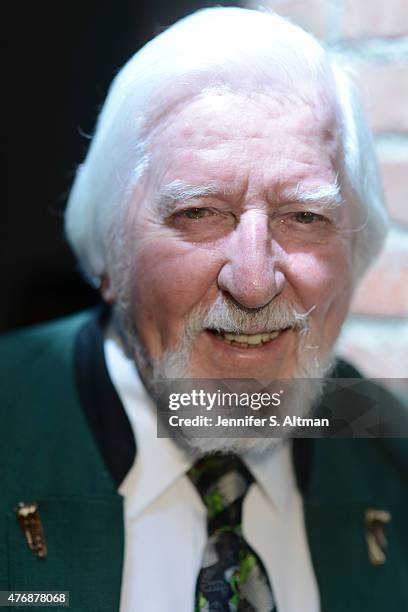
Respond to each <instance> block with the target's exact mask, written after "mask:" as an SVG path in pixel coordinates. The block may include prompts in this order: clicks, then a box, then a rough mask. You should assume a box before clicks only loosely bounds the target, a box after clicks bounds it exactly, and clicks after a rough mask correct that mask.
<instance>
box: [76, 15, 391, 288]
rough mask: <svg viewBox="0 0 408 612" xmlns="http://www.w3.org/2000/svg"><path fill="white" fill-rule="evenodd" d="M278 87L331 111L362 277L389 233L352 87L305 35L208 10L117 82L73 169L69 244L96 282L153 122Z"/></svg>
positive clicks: (145, 51) (154, 45) (273, 21)
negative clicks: (223, 95) (210, 98)
mask: <svg viewBox="0 0 408 612" xmlns="http://www.w3.org/2000/svg"><path fill="white" fill-rule="evenodd" d="M277 79H278V82H282V81H283V82H284V83H285V85H286V84H287V85H288V86H289V88H291V90H292V91H296V93H298V94H299V95H301V96H303V95H304V96H305V99H308V100H310V97H311V96H315V95H316V94H317V91H319V100H320V103H322V101H323V103H326V102H327V103H328V104H331V105H332V107H333V108H335V109H336V112H337V116H338V121H339V126H340V129H341V138H342V143H343V147H342V148H343V163H342V169H341V172H340V177H339V178H340V184H341V187H342V189H343V190H344V191H345V192H346V193H347V197H346V198H345V200H346V202H348V200H350V199H351V201H352V204H354V205H355V210H356V211H357V213H358V220H357V223H356V225H355V228H354V231H355V233H354V235H353V240H354V257H355V261H354V262H353V263H354V270H355V276H356V278H357V277H359V276H361V274H362V273H363V272H364V271H365V269H366V268H367V266H368V265H369V264H370V262H371V261H372V259H373V258H374V257H375V256H376V254H377V253H378V252H379V250H380V248H381V246H382V242H383V240H384V237H385V234H386V229H387V215H386V212H385V209H384V205H383V196H382V190H381V182H380V179H379V174H378V169H377V165H376V161H375V155H374V150H373V143H372V140H371V135H370V132H369V130H368V128H367V126H366V123H365V119H364V116H363V113H362V111H361V107H360V103H359V101H358V98H357V96H356V94H355V92H354V87H353V85H352V81H351V79H350V77H349V75H348V74H347V72H346V71H345V70H344V69H343V68H342V67H341V65H340V63H339V62H338V60H337V59H336V58H334V56H332V55H331V54H330V53H328V52H327V51H325V50H324V49H323V47H322V46H321V45H320V44H319V43H318V42H317V41H316V40H315V39H314V38H313V37H312V36H311V35H309V34H307V33H306V32H304V31H303V30H302V29H301V28H299V27H297V26H295V25H293V24H291V23H290V22H288V21H286V20H285V19H283V18H281V17H279V16H277V15H276V14H274V13H271V12H265V11H260V10H259V11H258V10H250V9H241V8H232V7H231V8H212V9H204V10H200V11H198V12H196V13H194V14H192V15H190V16H189V17H186V18H184V19H182V20H180V21H179V22H177V23H176V24H175V25H173V26H171V27H170V28H168V29H167V30H165V31H164V32H162V33H161V34H160V35H159V36H157V37H156V38H154V39H153V40H152V41H150V42H149V43H148V44H147V45H145V46H144V47H143V48H142V49H141V50H140V51H139V52H138V53H136V54H135V55H134V56H133V57H132V58H131V59H130V60H129V61H128V63H127V64H126V65H125V66H124V67H123V68H122V70H121V71H120V72H119V73H118V75H117V76H116V78H115V79H114V81H113V83H112V85H111V87H110V90H109V93H108V97H107V100H106V102H105V104H104V106H103V109H102V111H101V113H100V116H99V118H98V122H97V127H96V131H95V135H94V137H93V140H92V143H91V145H90V148H89V151H88V154H87V156H86V159H85V161H84V163H83V164H82V165H81V166H80V167H79V169H78V172H77V175H76V178H75V182H74V185H73V187H72V190H71V193H70V196H69V201H68V205H67V209H66V215H65V230H66V235H67V237H68V240H69V242H70V244H71V246H72V248H73V250H74V252H75V253H76V255H77V257H78V259H79V261H80V262H81V265H82V268H83V270H84V272H85V273H86V274H87V276H88V277H89V278H90V279H93V281H94V282H98V281H99V279H100V277H101V275H102V274H103V273H104V272H106V271H109V269H110V267H111V265H112V264H111V259H112V249H115V240H116V239H117V240H119V233H120V221H121V218H122V214H123V211H124V210H125V209H126V204H127V203H128V202H129V199H130V195H131V194H132V193H133V192H134V190H135V187H136V186H137V184H138V181H139V180H140V179H141V177H142V176H143V175H144V172H145V170H146V169H147V168H148V165H149V155H148V152H147V147H146V143H147V142H148V138H149V134H150V132H151V130H152V129H154V126H155V125H156V124H157V121H158V120H159V119H160V117H162V116H163V115H165V114H168V113H171V112H176V110H177V105H179V104H180V103H182V102H184V101H185V100H188V99H189V98H191V97H192V96H193V95H196V94H198V93H200V92H202V91H203V90H204V89H207V88H213V87H215V88H218V87H221V88H229V89H232V90H233V91H245V92H250V91H254V90H255V91H268V89H270V88H271V86H273V85H274V84H276V82H277Z"/></svg>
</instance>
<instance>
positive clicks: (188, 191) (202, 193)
mask: <svg viewBox="0 0 408 612" xmlns="http://www.w3.org/2000/svg"><path fill="white" fill-rule="evenodd" d="M219 194H220V188H219V186H218V185H217V184H216V183H215V182H214V183H212V182H210V183H208V185H189V184H188V183H185V182H184V181H180V180H175V181H173V182H172V183H169V184H168V185H165V186H164V187H163V188H162V189H161V190H160V192H159V194H158V195H157V198H156V208H157V210H158V212H159V213H160V214H161V215H162V216H163V217H168V216H169V215H171V214H172V213H174V211H175V210H177V208H179V207H181V206H182V205H183V204H185V203H186V202H188V201H190V200H193V199H196V198H203V197H208V196H216V195H219Z"/></svg>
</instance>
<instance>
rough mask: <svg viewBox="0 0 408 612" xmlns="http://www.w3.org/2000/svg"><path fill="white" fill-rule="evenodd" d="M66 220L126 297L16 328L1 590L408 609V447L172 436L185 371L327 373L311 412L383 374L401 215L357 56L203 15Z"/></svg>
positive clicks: (117, 104) (305, 607)
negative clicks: (392, 252) (372, 280)
mask: <svg viewBox="0 0 408 612" xmlns="http://www.w3.org/2000/svg"><path fill="white" fill-rule="evenodd" d="M66 231H67V236H68V239H69V241H70V243H71V245H72V247H73V249H74V251H75V252H76V254H77V256H78V258H79V261H80V262H81V265H82V267H83V269H84V271H85V273H86V274H87V275H88V277H89V278H90V279H91V280H92V281H93V282H94V283H96V284H97V285H98V286H99V287H100V290H101V294H102V297H103V300H104V302H105V303H106V304H107V305H109V307H107V308H104V309H103V310H101V311H98V313H96V314H93V313H89V312H87V313H81V314H79V315H76V316H74V317H72V318H69V319H66V320H64V321H62V322H61V321H57V322H55V323H51V324H48V325H46V326H41V327H39V328H34V329H31V330H28V331H22V332H19V333H17V334H12V335H11V336H9V337H8V338H5V339H4V340H3V355H5V357H4V358H3V363H2V366H3V367H2V371H3V376H4V383H3V393H2V397H3V398H4V399H2V403H3V406H7V412H5V414H4V415H3V416H2V421H1V422H2V424H3V426H4V427H5V431H6V432H7V433H5V434H4V435H3V440H2V447H3V448H2V450H3V451H4V453H5V454H4V457H5V458H4V459H3V461H2V466H3V467H2V471H3V472H5V475H4V479H2V508H3V509H2V512H3V518H2V527H3V526H5V529H4V530H3V532H2V533H3V535H2V536H1V537H2V540H1V541H2V551H5V554H3V555H2V558H1V560H0V574H1V575H2V576H5V580H4V582H3V583H2V584H3V586H2V587H1V588H3V589H6V588H8V589H20V590H23V591H33V590H37V591H38V590H40V591H47V592H48V591H58V592H62V591H69V593H70V607H71V610H75V611H76V612H79V611H81V612H85V611H89V612H91V611H92V612H96V611H106V612H114V611H116V610H119V609H120V610H121V612H134V611H139V610H140V611H143V612H159V611H160V612H189V611H192V610H194V609H195V610H205V611H207V610H208V611H211V612H215V611H223V612H227V611H233V610H240V611H244V610H246V611H257V612H261V611H262V612H272V611H276V610H279V611H280V612H317V611H318V610H324V611H328V612H336V611H339V612H340V611H343V610H344V609H348V610H353V611H355V612H357V611H358V612H361V611H363V610H370V611H371V612H374V611H380V610H381V611H385V610H403V609H406V608H407V606H408V593H407V563H406V559H407V554H406V553H407V548H408V541H407V537H408V530H407V526H406V520H403V517H404V519H405V517H406V499H407V496H406V472H404V461H405V462H406V453H405V455H404V451H405V450H406V447H405V448H404V445H403V444H397V443H396V441H391V440H382V441H379V440H348V439H336V440H335V439H326V440H298V439H297V440H293V441H292V442H289V441H288V442H287V443H285V444H277V443H276V438H272V437H270V438H268V437H258V436H256V435H254V436H250V437H239V436H231V437H230V436H228V435H227V434H225V435H223V436H222V437H215V436H214V437H211V436H210V437H208V436H207V437H200V436H193V435H191V434H190V433H189V430H188V427H185V428H184V429H182V431H181V437H180V438H179V439H178V441H177V442H175V441H174V440H173V439H171V438H165V437H161V438H158V437H157V435H156V431H157V430H156V425H157V423H156V419H157V416H156V412H155V406H156V403H157V401H158V392H159V390H160V388H161V386H162V385H163V384H164V383H165V381H166V380H168V379H173V378H177V379H230V378H234V379H257V380H262V381H270V380H277V379H286V380H287V379H288V380H295V379H299V378H304V379H307V380H308V381H310V382H311V384H310V385H309V386H308V387H307V389H308V393H307V394H306V393H305V394H304V396H303V397H302V398H301V399H300V400H299V398H297V400H296V401H297V403H298V404H299V405H300V409H301V411H302V414H304V415H305V414H308V413H309V412H310V410H311V408H312V406H313V405H315V404H316V399H317V398H319V397H320V396H321V394H322V387H323V381H324V378H325V376H326V375H327V374H328V373H329V372H333V375H336V376H338V377H342V376H343V377H348V378H356V377H358V374H357V372H356V371H355V370H354V369H353V368H352V367H351V366H348V365H347V364H344V363H339V362H337V363H336V362H335V359H334V357H333V346H334V343H335V341H336V338H337V336H338V334H339V332H340V329H341V327H342V324H343V322H344V320H345V317H346V316H347V312H348V308H349V304H350V299H351V295H352V292H353V290H354V288H355V286H356V284H357V282H358V279H359V278H360V277H361V275H362V273H363V272H364V270H365V269H366V267H367V266H368V265H369V263H370V262H371V260H372V259H373V258H374V257H375V255H376V254H377V253H378V251H379V249H380V247H381V244H382V241H383V238H384V235H385V231H386V215H385V212H384V209H383V204H382V199H381V189H380V186H379V181H378V175H377V169H376V165H375V161H374V156H373V151H372V144H371V141H370V137H369V134H368V131H367V129H366V127H365V124H364V121H363V118H362V116H361V113H360V109H359V106H358V103H357V101H356V99H355V96H354V94H353V91H352V87H351V85H350V83H349V81H348V79H347V77H346V75H345V73H344V72H343V70H342V69H341V68H340V67H339V66H338V65H337V64H336V63H335V61H334V60H333V58H331V57H330V56H329V55H328V54H327V53H326V52H325V51H324V50H323V49H322V48H321V46H320V45H319V44H318V43H317V42H316V41H315V40H314V39H313V38H312V37H311V36H309V35H308V34H306V33H305V32H303V31H302V30H300V29H299V28H297V27H295V26H293V25H291V24H289V23H287V22H286V21H284V20H283V19H281V18H279V17H277V16H275V15H273V14H267V13H263V12H257V11H249V10H244V9H232V8H230V9H221V8H217V9H209V10H205V11H200V12H198V13H196V14H194V15H192V16H190V17H188V18H186V19H184V20H182V21H180V22H178V23H177V24H175V25H174V26H172V27H171V28H169V29H168V30H167V31H165V32H163V33H162V34H160V35H159V36H158V37H157V38H155V39H154V40H153V41H151V42H150V43H149V44H147V45H146V46H145V47H144V48H143V49H142V50H141V51H140V52H139V53H137V54H136V55H135V56H134V57H133V58H132V59H131V60H130V61H129V62H128V64H127V65H126V66H125V67H124V68H123V70H122V71H121V72H120V73H119V74H118V76H117V77H116V79H115V81H114V83H113V85H112V87H111V90H110V92H109V95H108V99H107V101H106V104H105V106H104V108H103V110H102V112H101V115H100V117H99V120H98V124H97V129H96V132H95V135H94V138H93V141H92V144H91V147H90V150H89V152H88V155H87V157H86V160H85V162H84V164H83V165H82V166H81V167H80V168H79V171H78V174H77V177H76V180H75V183H74V186H73V190H72V192H71V195H70V199H69V202H68V207H67V212H66ZM4 373H5V374H4ZM312 381H313V382H312ZM4 424H5V425H4ZM404 457H405V459H404ZM10 458H11V459H10ZM6 461H8V467H7V468H6V469H4V468H5V462H6ZM405 465H406V463H405ZM404 503H405V508H404ZM386 539H388V548H387V547H386ZM404 555H405V556H404ZM60 605H61V604H60ZM39 609H42V608H41V607H40V608H39Z"/></svg>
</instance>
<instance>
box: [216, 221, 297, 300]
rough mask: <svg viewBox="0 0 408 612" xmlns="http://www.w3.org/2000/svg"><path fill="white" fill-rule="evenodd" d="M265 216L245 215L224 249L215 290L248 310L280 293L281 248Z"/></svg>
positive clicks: (281, 281) (282, 278)
mask: <svg viewBox="0 0 408 612" xmlns="http://www.w3.org/2000/svg"><path fill="white" fill-rule="evenodd" d="M269 225H270V223H269V218H268V215H267V214H266V213H265V212H263V211H260V210H250V211H246V212H245V213H244V214H243V215H241V218H240V221H239V224H238V226H237V228H236V229H235V231H234V233H233V234H232V235H231V236H230V240H229V242H228V245H227V247H226V249H227V251H226V261H225V264H224V265H223V267H222V269H221V270H220V273H219V275H218V286H219V288H220V289H222V290H223V291H225V292H227V293H229V294H230V295H231V297H233V298H234V300H235V301H236V302H239V303H240V304H242V305H243V306H246V307H247V308H261V307H262V306H265V305H266V304H268V303H269V302H270V301H271V300H273V298H274V297H276V296H277V295H278V294H279V293H281V291H282V289H283V285H284V281H285V279H284V275H283V272H282V271H281V270H280V267H279V259H280V257H279V255H280V247H279V245H277V244H276V242H274V240H273V236H271V232H270V227H269Z"/></svg>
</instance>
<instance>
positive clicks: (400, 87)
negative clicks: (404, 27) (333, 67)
mask: <svg viewBox="0 0 408 612" xmlns="http://www.w3.org/2000/svg"><path fill="white" fill-rule="evenodd" d="M407 19H408V16H407ZM359 80H360V85H361V87H362V90H363V99H364V100H365V104H366V109H367V114H368V119H369V122H370V125H371V127H372V129H373V130H374V131H375V132H377V133H378V132H408V103H407V100H408V63H398V64H391V65H390V64H381V65H372V64H371V65H368V64H365V65H364V66H362V67H361V68H360V70H359Z"/></svg>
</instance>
